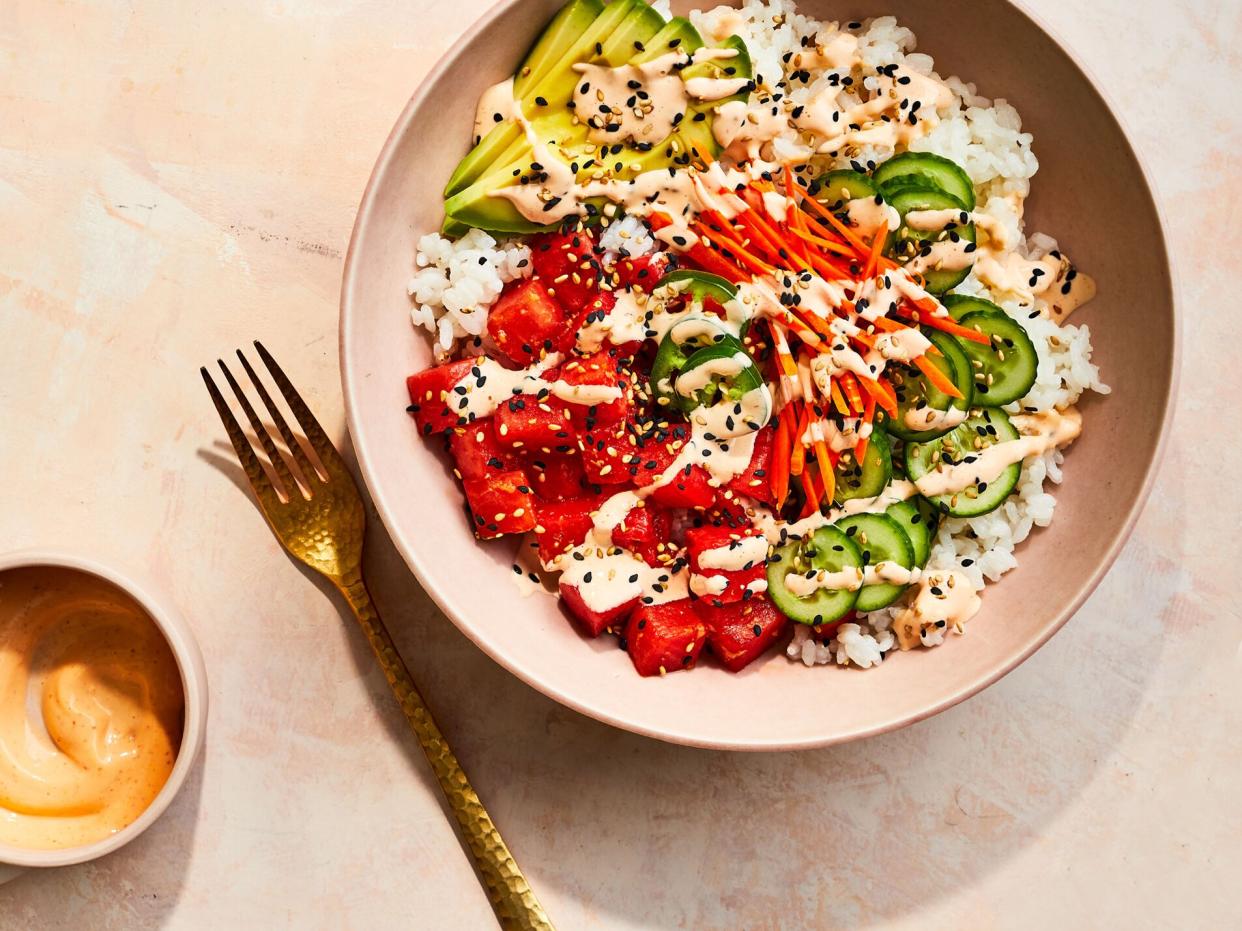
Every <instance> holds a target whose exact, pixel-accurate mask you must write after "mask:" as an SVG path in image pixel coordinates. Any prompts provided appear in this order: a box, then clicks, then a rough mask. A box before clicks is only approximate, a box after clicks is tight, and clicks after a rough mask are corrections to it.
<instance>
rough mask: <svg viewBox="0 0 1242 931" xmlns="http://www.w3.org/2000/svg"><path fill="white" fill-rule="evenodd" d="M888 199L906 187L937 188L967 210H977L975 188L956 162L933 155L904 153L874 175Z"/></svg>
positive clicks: (884, 165)
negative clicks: (889, 195) (893, 193)
mask: <svg viewBox="0 0 1242 931" xmlns="http://www.w3.org/2000/svg"><path fill="white" fill-rule="evenodd" d="M872 177H873V178H874V179H875V183H876V184H877V185H878V186H879V188H880V191H881V192H882V193H883V194H884V196H885V197H886V198H888V193H889V190H890V189H891V190H893V191H894V192H896V191H897V190H900V189H901V188H902V187H903V186H906V185H912V184H913V185H918V186H920V187H925V188H926V187H930V188H935V189H936V190H938V191H943V192H944V193H946V194H948V195H949V196H951V197H953V198H955V199H956V200H958V201H959V202H960V203H961V204H962V206H964V207H965V208H966V209H967V210H974V209H975V185H974V182H973V181H971V180H970V175H968V174H966V172H965V171H963V170H962V168H961V167H960V166H958V164H957V163H956V162H953V161H950V160H949V159H947V158H942V157H941V156H939V155H932V154H931V153H930V152H903V153H901V154H900V155H895V156H893V157H892V158H890V159H889V160H888V161H887V162H885V163H884V164H883V165H881V166H880V167H879V168H877V169H876V170H875V173H874V174H873V175H872Z"/></svg>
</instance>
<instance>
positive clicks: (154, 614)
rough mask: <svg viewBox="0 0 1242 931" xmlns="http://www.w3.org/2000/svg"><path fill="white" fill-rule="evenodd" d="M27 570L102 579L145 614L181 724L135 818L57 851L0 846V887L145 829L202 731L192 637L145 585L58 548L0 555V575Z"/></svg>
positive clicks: (201, 687)
mask: <svg viewBox="0 0 1242 931" xmlns="http://www.w3.org/2000/svg"><path fill="white" fill-rule="evenodd" d="M31 566H56V567H60V568H65V569H71V570H76V571H78V572H84V573H87V574H89V575H93V576H95V577H97V578H100V579H103V580H104V581H105V582H109V583H111V584H112V585H114V586H116V587H117V588H119V589H120V590H121V591H123V592H125V593H126V594H128V595H129V596H130V597H132V598H133V599H134V600H135V601H137V602H138V604H139V605H141V606H142V608H143V609H144V610H145V611H146V613H147V614H148V615H149V616H150V618H151V620H152V621H153V622H154V623H155V625H156V626H157V627H158V628H159V629H160V632H161V633H163V635H164V639H165V640H167V642H168V646H169V648H170V649H171V650H172V653H173V656H174V657H175V658H176V661H177V667H178V669H179V670H180V672H181V686H182V689H183V690H184V693H185V722H184V729H183V731H182V736H181V746H180V749H179V750H178V752H177V759H176V762H175V763H174V764H173V768H172V772H171V773H170V774H169V776H168V781H167V782H165V783H164V787H163V788H162V789H161V790H160V792H159V794H158V795H156V797H155V798H154V800H152V802H151V804H150V805H148V806H147V808H146V810H145V811H143V813H142V814H141V815H139V816H138V818H137V819H135V820H134V821H132V822H131V823H130V824H128V825H126V826H125V827H124V828H122V829H121V830H119V831H117V832H116V833H115V834H112V835H110V836H108V837H106V838H104V839H103V840H99V841H96V842H94V843H91V844H84V845H82V846H80V847H70V848H66V849H63V850H30V849H24V848H21V847H12V846H9V845H6V844H0V884H3V883H5V882H8V881H9V880H10V879H13V878H14V877H16V876H18V875H20V874H21V873H23V872H24V871H25V870H26V869H28V868H43V867H53V866H68V865H70V864H73V863H84V862H86V861H87V860H94V859H96V858H98V857H102V856H104V855H105V854H109V853H112V852H113V851H114V850H118V849H119V848H121V847H124V846H125V845H126V844H128V843H129V842H130V841H132V840H133V839H134V838H135V837H137V836H138V835H139V834H141V833H142V832H143V831H145V830H146V829H147V828H149V827H150V826H151V825H152V824H153V823H154V822H155V819H157V818H158V817H159V816H160V815H161V814H163V813H164V810H165V809H166V808H168V806H169V804H170V803H171V802H172V800H173V798H174V797H176V795H177V792H178V791H180V789H181V787H182V785H184V784H185V781H186V777H187V776H188V775H189V773H190V770H191V769H192V768H193V766H194V762H195V760H196V759H197V758H198V753H199V750H200V749H201V748H202V744H203V737H204V735H205V733H206V728H207V670H206V668H205V667H204V665H203V655H202V653H201V652H200V650H199V647H198V642H197V641H196V640H195V639H194V634H193V632H192V631H191V630H190V627H189V625H188V624H187V623H186V621H185V619H184V618H182V616H181V614H180V613H179V612H178V611H177V610H176V609H175V608H173V607H172V606H171V605H170V604H169V603H168V602H167V601H166V600H165V599H164V598H163V596H162V595H159V594H157V592H156V591H155V590H153V589H152V587H151V586H150V585H148V584H146V583H140V582H139V581H137V580H135V579H134V578H133V577H131V576H129V575H125V574H122V573H120V572H118V571H117V570H115V569H111V568H109V567H107V566H104V565H102V564H100V563H98V562H96V561H95V560H93V559H91V558H89V557H86V556H81V555H78V554H75V553H72V552H69V551H64V550H59V549H57V550H49V549H40V550H23V551H20V552H16V553H6V554H0V572H3V571H5V570H7V569H19V568H25V567H31Z"/></svg>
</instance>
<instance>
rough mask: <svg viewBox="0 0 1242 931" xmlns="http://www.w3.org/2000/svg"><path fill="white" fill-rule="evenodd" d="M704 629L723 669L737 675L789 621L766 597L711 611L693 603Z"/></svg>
mask: <svg viewBox="0 0 1242 931" xmlns="http://www.w3.org/2000/svg"><path fill="white" fill-rule="evenodd" d="M695 607H696V609H697V610H698V612H699V617H701V618H702V619H703V623H704V624H706V625H707V643H708V645H709V646H710V647H711V651H712V652H713V653H715V654H716V656H717V658H719V660H720V662H721V663H722V664H724V666H725V668H726V669H730V670H732V671H733V672H737V671H738V670H740V669H743V668H745V667H746V666H747V665H749V664H750V663H751V662H753V661H754V660H755V658H756V657H758V656H759V655H760V654H761V653H763V651H764V650H766V649H767V648H768V647H770V646H771V645H772V644H773V643H775V642H776V641H777V640H779V639H780V637H781V634H783V633H784V632H785V628H786V627H787V626H788V624H789V618H787V617H785V615H784V614H782V613H781V612H780V609H778V608H777V607H776V605H774V604H772V602H770V601H769V600H768V598H767V596H766V595H756V596H754V597H752V598H748V599H746V600H745V601H735V602H733V603H732V604H727V605H720V606H719V607H713V606H712V605H709V604H707V603H705V602H703V601H699V602H696V603H695Z"/></svg>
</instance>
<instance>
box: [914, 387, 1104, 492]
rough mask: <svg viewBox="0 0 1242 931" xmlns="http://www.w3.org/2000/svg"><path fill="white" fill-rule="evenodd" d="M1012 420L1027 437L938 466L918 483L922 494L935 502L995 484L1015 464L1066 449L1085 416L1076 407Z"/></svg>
mask: <svg viewBox="0 0 1242 931" xmlns="http://www.w3.org/2000/svg"><path fill="white" fill-rule="evenodd" d="M1010 419H1011V420H1012V421H1013V425H1014V426H1015V427H1017V428H1018V432H1019V433H1022V434H1024V435H1023V436H1021V437H1019V438H1018V439H1016V440H1005V441H1003V442H1000V443H996V444H994V445H992V446H987V447H985V448H984V449H981V450H978V451H977V452H972V453H970V454H969V455H968V456H967V457H966V458H967V459H968V460H969V461H964V462H959V463H956V464H954V465H946V464H941V465H939V466H937V467H936V468H935V469H933V470H932V471H930V472H928V473H927V474H926V475H924V476H923V477H922V478H920V479H918V480H917V481H916V482H915V485H916V487H917V488H918V490H919V492H920V493H921V494H923V495H925V496H926V497H929V498H931V497H935V496H937V495H953V494H958V493H959V492H962V491H965V490H966V489H967V488H970V487H972V486H977V485H979V484H980V483H990V482H994V481H996V479H998V478H1000V476H1001V473H1002V472H1004V471H1005V470H1006V469H1007V468H1009V467H1010V466H1011V465H1013V464H1014V463H1017V462H1021V461H1022V460H1024V459H1028V458H1030V457H1032V456H1039V455H1042V454H1043V453H1045V452H1047V451H1048V450H1050V449H1055V448H1057V447H1059V446H1066V445H1068V444H1069V443H1072V442H1073V441H1074V440H1075V439H1077V437H1078V435H1079V434H1080V433H1081V432H1082V415H1081V414H1080V413H1078V409H1077V408H1074V407H1070V408H1067V409H1066V410H1064V411H1056V410H1048V411H1043V412H1041V413H1039V414H1015V415H1014V416H1013V417H1011V418H1010Z"/></svg>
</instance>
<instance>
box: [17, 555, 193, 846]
mask: <svg viewBox="0 0 1242 931" xmlns="http://www.w3.org/2000/svg"><path fill="white" fill-rule="evenodd" d="M184 717H185V694H184V691H183V688H182V684H181V674H180V671H179V670H178V667H177V661H176V659H175V658H174V657H173V654H172V651H171V649H170V648H169V646H168V643H167V641H166V640H165V639H164V635H163V634H162V633H161V632H160V630H159V628H158V627H157V626H156V625H155V622H154V621H152V620H151V618H150V616H149V615H148V614H147V613H146V611H144V610H143V608H142V607H141V606H140V605H139V604H138V603H137V602H135V601H134V600H133V599H132V598H130V597H129V596H128V595H127V594H125V593H124V592H122V591H120V590H119V589H117V588H116V587H115V586H113V585H112V584H110V583H108V582H106V581H104V580H102V579H99V578H97V577H95V576H93V575H89V574H87V573H84V572H78V571H76V570H72V569H65V568H59V567H52V566H35V567H23V568H17V569H9V570H6V571H4V572H0V844H7V845H9V846H13V847H23V848H29V849H41V850H50V849H62V848H67V847H77V846H81V845H84V844H90V843H93V842H95V841H98V840H102V839H103V838H106V837H108V836H109V835H111V834H115V833H116V832H117V831H120V830H121V829H122V828H124V827H126V826H127V825H129V824H131V823H132V822H133V821H135V820H136V819H137V818H138V817H139V816H140V815H141V814H142V812H143V811H145V810H146V808H147V806H148V805H150V804H151V802H152V800H153V799H154V798H155V796H156V795H158V794H159V791H160V789H161V788H163V786H164V783H165V782H166V781H167V780H168V776H169V773H171V772H172V768H173V763H174V762H175V760H176V757H177V751H178V749H179V747H180V744H181V732H182V727H183V724H184Z"/></svg>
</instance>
